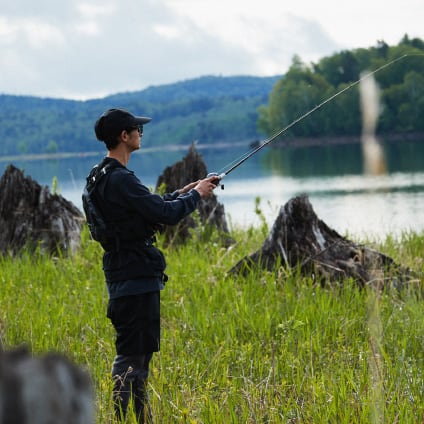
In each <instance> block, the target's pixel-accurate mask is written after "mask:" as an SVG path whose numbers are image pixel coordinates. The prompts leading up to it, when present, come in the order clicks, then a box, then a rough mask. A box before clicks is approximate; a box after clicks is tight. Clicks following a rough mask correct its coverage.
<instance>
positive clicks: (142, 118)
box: [134, 116, 152, 125]
mask: <svg viewBox="0 0 424 424" xmlns="http://www.w3.org/2000/svg"><path fill="white" fill-rule="evenodd" d="M134 119H135V122H136V123H137V124H138V125H144V124H148V123H149V122H150V121H151V120H152V118H149V117H147V116H134Z"/></svg>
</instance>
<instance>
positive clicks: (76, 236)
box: [0, 165, 84, 254]
mask: <svg viewBox="0 0 424 424" xmlns="http://www.w3.org/2000/svg"><path fill="white" fill-rule="evenodd" d="M83 222H84V216H83V214H82V213H81V212H80V211H79V209H78V208H77V207H76V206H74V205H73V204H72V203H71V202H69V201H68V200H66V199H64V198H63V197H62V196H60V195H58V194H51V193H50V192H49V188H48V187H46V186H44V187H42V186H40V185H39V184H38V183H37V182H35V181H34V180H33V179H32V178H31V177H25V176H24V174H23V172H22V171H21V170H19V169H17V168H16V167H14V166H13V165H9V166H8V167H7V169H6V171H5V173H4V174H3V176H2V178H1V180H0V228H1V232H0V254H2V253H3V254H4V253H9V254H16V253H18V252H19V251H20V250H21V249H22V248H23V247H27V248H30V249H35V248H36V247H39V248H40V249H41V250H42V251H43V252H48V253H56V252H58V251H61V252H66V251H72V252H73V251H74V250H75V249H76V248H77V247H78V246H79V245H80V232H81V228H82V225H83Z"/></svg>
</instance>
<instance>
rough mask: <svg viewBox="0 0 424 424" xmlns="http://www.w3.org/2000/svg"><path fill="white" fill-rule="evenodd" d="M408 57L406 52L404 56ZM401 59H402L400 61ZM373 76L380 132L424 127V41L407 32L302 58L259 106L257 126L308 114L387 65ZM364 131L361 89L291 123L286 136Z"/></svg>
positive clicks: (273, 127)
mask: <svg viewBox="0 0 424 424" xmlns="http://www.w3.org/2000/svg"><path fill="white" fill-rule="evenodd" d="M403 56H405V57H403ZM396 59H399V60H396ZM392 61H394V62H393V63H391V64H390V66H387V67H384V68H383V69H381V70H380V71H379V72H376V73H375V74H374V77H375V79H376V81H377V83H378V85H379V88H380V96H381V112H380V117H379V125H378V132H379V134H394V133H397V134H398V133H410V132H418V133H419V132H424V120H423V119H422V117H423V116H424V42H423V41H422V40H420V39H418V38H414V39H409V38H408V36H407V35H405V36H404V38H403V39H402V40H401V41H400V43H399V44H398V45H397V46H389V45H387V44H386V43H385V42H383V41H379V42H378V43H377V46H375V47H371V48H368V49H365V48H360V49H356V50H350V51H347V50H345V51H341V52H339V53H336V54H334V55H332V56H330V57H324V58H322V59H321V60H320V61H319V62H318V63H316V64H314V63H312V64H310V65H307V64H304V63H303V62H302V60H301V59H300V58H299V57H295V58H293V61H292V65H291V67H290V69H289V70H288V72H287V73H286V74H285V76H284V78H281V79H280V80H279V81H278V82H277V84H276V85H275V86H274V88H273V89H272V91H271V94H270V96H269V103H268V105H264V106H261V107H260V117H259V127H260V128H261V129H262V130H263V131H264V132H265V133H266V134H268V135H271V134H273V133H276V132H277V131H278V130H280V129H281V128H284V127H286V126H287V125H289V124H290V123H291V122H293V121H294V120H296V119H297V118H299V117H300V116H302V115H303V114H304V113H306V112H308V111H309V110H311V109H313V108H314V107H315V106H317V105H319V104H321V103H322V102H323V101H325V100H326V99H329V98H330V97H332V96H333V95H335V94H336V93H338V92H339V91H341V90H343V89H345V88H346V87H348V86H349V85H351V84H352V83H354V82H355V81H358V80H359V79H360V78H361V77H362V74H361V73H362V72H365V74H366V73H367V72H373V71H374V70H376V69H379V68H380V67H382V66H384V65H385V64H388V63H390V62H392ZM360 132H361V113H360V102H359V90H358V87H357V86H354V87H352V89H348V90H346V91H345V92H344V93H343V94H342V95H340V96H337V97H336V98H335V99H334V100H332V101H331V102H328V103H327V104H325V106H324V107H322V108H320V109H318V110H317V111H316V112H314V113H313V114H311V115H310V116H308V117H307V118H305V119H303V120H302V121H301V122H299V124H298V125H294V126H293V127H291V128H290V129H289V130H288V131H287V133H286V134H285V135H286V136H293V137H322V136H326V137H329V136H330V137H331V136H335V137H338V136H357V135H359V134H360Z"/></svg>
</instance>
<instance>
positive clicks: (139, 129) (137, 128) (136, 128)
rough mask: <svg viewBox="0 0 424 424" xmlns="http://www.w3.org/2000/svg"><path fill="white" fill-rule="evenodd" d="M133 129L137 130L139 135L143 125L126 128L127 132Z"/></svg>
mask: <svg viewBox="0 0 424 424" xmlns="http://www.w3.org/2000/svg"><path fill="white" fill-rule="evenodd" d="M134 130H137V131H138V133H139V134H140V135H141V134H143V125H137V126H136V127H131V128H130V129H128V130H127V132H131V131H134Z"/></svg>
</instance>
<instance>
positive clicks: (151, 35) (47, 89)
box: [0, 0, 424, 99]
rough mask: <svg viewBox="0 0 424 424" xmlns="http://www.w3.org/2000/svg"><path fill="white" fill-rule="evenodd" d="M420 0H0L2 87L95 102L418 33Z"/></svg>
mask: <svg viewBox="0 0 424 424" xmlns="http://www.w3.org/2000/svg"><path fill="white" fill-rule="evenodd" d="M423 18H424V4H423V0H402V1H388V0H350V1H345V0H320V1H318V0H293V1H290V2H289V1H285V0H13V1H8V0H0V93H1V94H19V95H35V96H42V97H63V98H73V99H91V98H97V97H104V96H106V95H109V94H115V93H119V92H123V91H136V90H141V89H143V88H146V87H148V86H151V85H161V84H166V83H173V82H177V81H181V80H186V79H190V78H195V77H199V76H204V75H222V76H230V75H254V76H265V75H280V74H283V73H284V72H286V71H287V69H288V67H289V66H290V64H291V61H292V58H293V56H294V55H295V54H297V55H299V56H300V57H301V59H302V60H303V61H304V62H310V61H315V62H316V61H318V60H319V59H320V58H321V57H323V56H328V55H331V54H333V53H335V52H337V51H340V50H343V49H352V48H357V47H371V46H374V45H376V43H377V40H384V41H385V42H386V43H388V44H390V45H393V44H397V43H398V42H399V41H400V39H401V38H402V37H403V35H404V34H405V33H407V34H408V35H409V37H410V38H413V37H419V38H421V39H424V24H423Z"/></svg>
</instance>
